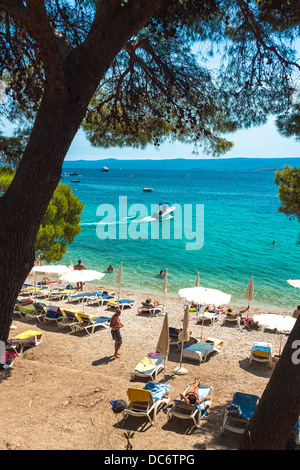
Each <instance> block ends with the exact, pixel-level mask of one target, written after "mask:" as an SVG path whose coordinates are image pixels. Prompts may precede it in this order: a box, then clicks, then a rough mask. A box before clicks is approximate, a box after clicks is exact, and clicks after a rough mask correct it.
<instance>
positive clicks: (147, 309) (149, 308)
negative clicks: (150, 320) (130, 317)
mask: <svg viewBox="0 0 300 470" xmlns="http://www.w3.org/2000/svg"><path fill="white" fill-rule="evenodd" d="M164 310H165V306H164V305H163V304H160V305H156V306H155V307H154V305H151V304H148V303H147V302H142V306H141V307H139V308H138V314H143V313H147V314H148V313H149V314H150V316H154V315H159V314H161V313H163V312H164Z"/></svg>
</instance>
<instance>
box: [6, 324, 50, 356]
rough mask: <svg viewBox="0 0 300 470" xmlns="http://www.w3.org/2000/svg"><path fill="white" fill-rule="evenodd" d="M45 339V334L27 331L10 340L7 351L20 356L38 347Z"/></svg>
mask: <svg viewBox="0 0 300 470" xmlns="http://www.w3.org/2000/svg"><path fill="white" fill-rule="evenodd" d="M42 339H43V332H41V331H37V330H26V331H24V332H23V333H20V334H19V335H17V336H15V337H14V338H10V339H8V340H7V343H6V350H7V351H13V352H15V353H16V354H17V355H18V356H20V355H21V354H23V352H24V351H26V350H27V349H30V348H32V347H35V346H38V345H39V344H40V343H41V341H42Z"/></svg>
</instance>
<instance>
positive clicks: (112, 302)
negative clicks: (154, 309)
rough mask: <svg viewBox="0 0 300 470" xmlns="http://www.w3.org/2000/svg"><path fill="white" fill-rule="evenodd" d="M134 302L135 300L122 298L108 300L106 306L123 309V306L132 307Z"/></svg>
mask: <svg viewBox="0 0 300 470" xmlns="http://www.w3.org/2000/svg"><path fill="white" fill-rule="evenodd" d="M134 304H135V300H130V299H122V300H109V301H108V302H107V307H111V308H120V309H121V310H123V309H124V308H126V307H128V308H132V307H133V306H134Z"/></svg>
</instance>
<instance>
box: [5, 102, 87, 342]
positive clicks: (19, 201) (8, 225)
mask: <svg viewBox="0 0 300 470" xmlns="http://www.w3.org/2000/svg"><path fill="white" fill-rule="evenodd" d="M87 104H88V103H86V106H87ZM86 106H82V104H81V105H80V106H78V105H77V106H74V104H72V103H71V102H70V101H69V102H68V100H67V99H65V100H62V101H61V102H60V103H58V102H57V100H53V102H52V101H51V99H49V98H47V96H45V98H44V99H43V102H42V104H41V107H40V110H39V113H38V116H37V119H36V122H35V125H34V128H33V130H32V133H31V137H30V140H29V142H28V145H27V148H26V150H25V152H24V155H23V158H22V161H21V163H20V166H19V169H18V170H17V172H16V175H15V177H14V179H13V181H12V183H11V185H10V187H9V188H8V190H7V192H6V193H5V195H4V196H3V197H1V198H0V299H1V311H0V340H3V341H6V340H7V338H8V333H9V326H10V323H11V319H12V311H13V307H14V303H15V301H16V298H17V296H18V293H19V291H20V288H21V286H22V284H23V282H24V280H25V279H26V277H27V275H28V273H29V272H30V270H31V269H32V267H33V263H34V257H35V240H36V236H37V232H38V230H39V227H40V224H41V221H42V218H43V216H44V214H45V211H46V209H47V206H48V204H49V201H50V199H51V197H52V195H53V192H54V190H55V188H56V187H57V184H58V183H59V180H60V177H61V170H62V164H63V161H64V158H65V155H66V153H67V151H68V149H69V146H70V144H71V142H72V140H73V138H74V136H75V134H76V132H77V130H78V127H79V125H80V123H81V121H82V119H83V117H84V112H85V109H86Z"/></svg>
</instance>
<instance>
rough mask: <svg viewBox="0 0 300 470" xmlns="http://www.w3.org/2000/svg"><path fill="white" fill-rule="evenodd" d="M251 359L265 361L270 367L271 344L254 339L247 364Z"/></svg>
mask: <svg viewBox="0 0 300 470" xmlns="http://www.w3.org/2000/svg"><path fill="white" fill-rule="evenodd" d="M252 361H257V362H267V363H268V364H269V366H270V367H272V344H271V343H264V342H258V341H255V342H254V343H253V345H252V349H251V353H250V358H249V365H251V364H252Z"/></svg>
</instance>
